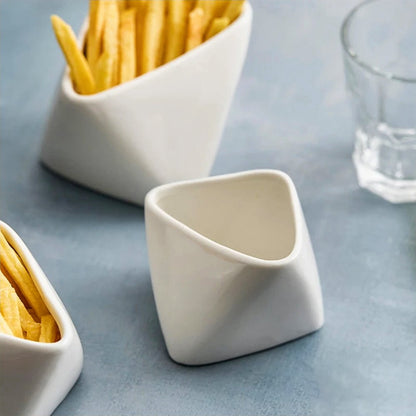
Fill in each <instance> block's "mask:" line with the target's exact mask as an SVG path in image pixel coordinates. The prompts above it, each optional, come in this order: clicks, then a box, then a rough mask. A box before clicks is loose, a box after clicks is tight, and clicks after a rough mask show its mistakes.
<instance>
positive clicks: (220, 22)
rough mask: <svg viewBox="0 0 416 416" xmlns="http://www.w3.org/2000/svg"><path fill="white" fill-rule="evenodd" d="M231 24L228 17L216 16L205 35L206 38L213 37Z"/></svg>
mask: <svg viewBox="0 0 416 416" xmlns="http://www.w3.org/2000/svg"><path fill="white" fill-rule="evenodd" d="M229 24H230V19H229V18H228V17H217V18H215V19H214V20H213V21H212V23H211V25H210V27H209V29H208V31H207V34H206V36H205V39H209V38H212V37H213V36H215V35H216V34H217V33H220V32H221V31H222V30H224V29H225V28H226V27H227V26H228V25H229Z"/></svg>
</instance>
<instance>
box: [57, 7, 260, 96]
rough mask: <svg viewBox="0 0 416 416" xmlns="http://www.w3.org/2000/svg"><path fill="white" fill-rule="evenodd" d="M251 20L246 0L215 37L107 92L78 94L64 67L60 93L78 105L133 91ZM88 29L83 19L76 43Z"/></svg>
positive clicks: (79, 41) (80, 42) (81, 41)
mask: <svg viewBox="0 0 416 416" xmlns="http://www.w3.org/2000/svg"><path fill="white" fill-rule="evenodd" d="M252 18H253V9H252V7H251V4H250V3H249V1H248V0H246V1H245V6H244V9H243V11H242V13H241V14H240V16H238V18H237V19H236V20H234V22H232V23H231V24H230V25H229V26H228V27H227V28H225V29H224V30H223V31H221V32H220V33H218V34H217V35H215V36H213V37H212V38H211V39H208V40H206V41H204V42H203V43H202V44H201V45H199V46H198V47H196V48H195V49H192V50H191V51H188V52H185V53H183V54H182V55H180V56H178V57H177V58H175V59H173V60H172V61H170V62H168V63H166V64H163V65H161V66H159V67H157V68H156V69H154V70H152V71H150V72H148V73H146V74H142V75H140V76H138V77H136V78H134V79H132V80H131V81H127V82H124V83H123V84H120V85H116V86H114V87H111V88H109V89H108V90H105V91H101V92H98V93H95V94H91V95H82V94H78V93H77V92H76V91H75V90H74V87H73V85H72V81H71V80H70V78H69V69H68V66H66V68H65V71H64V74H63V76H62V81H61V90H62V92H63V93H64V94H65V95H66V96H67V97H68V98H69V99H70V100H72V101H75V102H79V103H97V102H101V101H105V100H106V99H107V98H111V97H112V96H113V95H117V94H119V93H121V92H123V91H126V90H129V89H133V88H135V87H138V86H140V85H141V84H142V83H145V82H147V81H150V80H152V79H154V78H156V79H157V77H160V76H162V75H163V74H165V73H166V72H167V71H169V70H170V69H171V68H173V67H175V66H178V65H182V63H183V62H186V61H188V60H192V59H193V57H194V56H197V55H199V54H201V53H204V51H205V49H206V48H215V46H216V45H217V44H218V43H220V42H222V41H223V39H224V38H225V37H226V36H231V35H232V34H233V33H234V32H235V31H237V30H239V28H240V27H241V26H243V25H245V24H250V23H251V21H252ZM87 27H88V17H87V18H86V19H85V21H84V23H83V25H82V27H81V30H80V32H79V36H78V43H79V44H80V45H82V43H83V39H84V38H85V35H86V33H87Z"/></svg>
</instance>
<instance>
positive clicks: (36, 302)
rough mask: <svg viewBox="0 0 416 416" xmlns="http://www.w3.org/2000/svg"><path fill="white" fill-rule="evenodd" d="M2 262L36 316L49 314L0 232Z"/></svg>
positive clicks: (0, 256) (19, 261)
mask: <svg viewBox="0 0 416 416" xmlns="http://www.w3.org/2000/svg"><path fill="white" fill-rule="evenodd" d="M0 262H1V263H2V265H3V266H4V268H5V269H6V270H7V272H8V273H9V275H10V276H11V278H12V279H13V280H14V282H15V283H16V284H17V286H18V287H19V289H20V291H21V292H22V294H23V296H24V297H25V299H26V301H27V303H28V304H29V305H30V306H31V307H32V308H33V309H34V310H35V312H36V314H37V315H38V316H42V315H45V314H47V313H48V309H47V308H46V306H45V304H44V302H43V300H42V297H41V296H40V294H39V292H38V291H37V289H36V286H35V284H34V283H33V280H32V278H31V277H30V275H29V273H28V272H27V270H26V268H25V266H24V265H23V264H22V262H21V259H20V257H19V256H18V255H17V254H16V252H15V251H14V250H13V248H12V247H11V246H10V245H9V243H8V242H7V240H6V238H5V236H4V235H3V233H2V232H0Z"/></svg>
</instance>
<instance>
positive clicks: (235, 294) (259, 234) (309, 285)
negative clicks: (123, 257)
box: [145, 170, 324, 365]
mask: <svg viewBox="0 0 416 416" xmlns="http://www.w3.org/2000/svg"><path fill="white" fill-rule="evenodd" d="M145 216H146V234H147V244H148V252H149V260H150V270H151V278H152V285H153V292H154V296H155V300H156V306H157V311H158V315H159V320H160V323H161V327H162V331H163V335H164V338H165V341H166V345H167V349H168V352H169V355H170V356H171V357H172V359H173V360H175V361H177V362H180V363H183V364H190V365H197V364H207V363H212V362H215V361H221V360H226V359H229V358H234V357H238V356H241V355H244V354H249V353H252V352H255V351H259V350H263V349H266V348H270V347H273V346H275V345H278V344H281V343H283V342H286V341H290V340H293V339H295V338H298V337H301V336H303V335H305V334H308V333H310V332H312V331H315V330H317V329H318V328H320V327H321V326H322V325H323V321H324V317H323V305H322V295H321V288H320V282H319V276H318V271H317V267H316V263H315V258H314V254H313V250H312V246H311V242H310V239H309V235H308V230H307V228H306V224H305V220H304V216H303V213H302V209H301V205H300V202H299V199H298V196H297V194H296V190H295V187H294V185H293V182H292V181H291V179H290V178H289V177H288V176H287V175H286V174H284V173H282V172H279V171H274V170H257V171H251V172H250V171H249V172H243V173H237V174H231V175H225V176H218V177H212V178H207V179H201V180H193V181H186V182H182V183H176V184H169V185H164V186H160V187H158V188H155V189H153V190H152V191H151V192H149V194H148V195H147V197H146V203H145Z"/></svg>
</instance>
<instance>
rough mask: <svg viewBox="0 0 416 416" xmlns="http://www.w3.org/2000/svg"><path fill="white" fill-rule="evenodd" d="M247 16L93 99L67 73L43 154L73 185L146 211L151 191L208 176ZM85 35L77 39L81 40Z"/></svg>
mask: <svg viewBox="0 0 416 416" xmlns="http://www.w3.org/2000/svg"><path fill="white" fill-rule="evenodd" d="M251 20H252V9H251V6H250V4H249V3H247V4H246V6H245V9H244V11H243V13H242V14H241V16H240V17H239V18H238V19H237V20H236V21H235V22H233V23H232V24H231V25H230V26H229V27H228V28H226V29H225V30H224V31H223V32H221V33H219V34H218V35H217V36H214V37H213V38H211V39H209V40H208V41H206V42H204V43H203V44H202V45H200V46H199V47H197V48H195V49H194V50H192V51H190V52H188V53H185V54H184V55H182V56H180V57H179V58H177V59H175V60H174V61H172V62H170V63H168V64H166V65H163V66H161V67H159V68H157V69H156V70H154V71H152V72H149V73H148V74H145V75H142V76H140V77H138V78H136V79H134V80H132V81H129V82H127V83H125V84H122V85H120V86H117V87H114V88H112V89H109V90H107V91H104V92H101V93H99V94H95V95H91V96H81V95H78V94H76V93H75V92H74V90H73V88H72V84H71V81H70V79H69V77H68V71H66V72H65V74H64V76H63V79H62V83H61V86H60V89H59V91H58V95H57V98H56V102H55V104H54V107H53V109H52V112H51V115H50V119H49V123H48V126H47V129H46V134H45V138H44V141H43V145H42V150H41V159H42V161H43V163H44V164H45V165H46V166H48V167H49V168H50V169H51V170H53V171H55V172H57V173H59V174H60V175H62V176H65V177H67V178H69V179H71V180H73V181H75V182H77V183H80V184H82V185H85V186H87V187H90V188H92V189H94V190H97V191H100V192H103V193H105V194H108V195H111V196H114V197H117V198H120V199H124V200H126V201H129V202H133V203H137V204H141V205H142V204H143V202H144V197H145V195H146V193H147V192H148V191H149V190H150V189H151V188H153V187H155V186H157V185H161V184H164V183H169V182H173V181H179V180H185V179H193V178H201V177H205V176H207V175H208V174H209V172H210V170H211V167H212V164H213V162H214V159H215V155H216V152H217V148H218V145H219V142H220V139H221V135H222V132H223V129H224V125H225V121H226V118H227V114H228V110H229V108H230V105H231V100H232V97H233V95H234V91H235V88H236V86H237V83H238V80H239V78H240V73H241V70H242V67H243V63H244V60H245V56H246V52H247V46H248V41H249V37H250V31H251ZM85 31H86V25H84V32H81V35H80V38H82V37H83V35H84V34H85Z"/></svg>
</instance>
